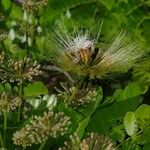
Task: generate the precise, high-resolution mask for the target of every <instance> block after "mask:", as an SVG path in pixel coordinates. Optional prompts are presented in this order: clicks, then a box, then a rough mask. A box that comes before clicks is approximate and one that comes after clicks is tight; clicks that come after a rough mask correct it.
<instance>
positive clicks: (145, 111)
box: [135, 104, 150, 129]
mask: <svg viewBox="0 0 150 150" xmlns="http://www.w3.org/2000/svg"><path fill="white" fill-rule="evenodd" d="M135 116H136V120H137V123H138V124H139V126H140V127H141V128H142V129H143V128H145V127H147V126H149V125H150V106H149V105H147V104H143V105H141V106H140V107H138V109H137V110H136V111H135Z"/></svg>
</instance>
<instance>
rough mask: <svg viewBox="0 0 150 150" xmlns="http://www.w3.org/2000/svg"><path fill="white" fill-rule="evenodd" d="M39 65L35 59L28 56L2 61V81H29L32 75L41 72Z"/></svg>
mask: <svg viewBox="0 0 150 150" xmlns="http://www.w3.org/2000/svg"><path fill="white" fill-rule="evenodd" d="M39 69H40V65H38V64H37V62H36V61H33V60H32V59H30V58H26V57H25V58H24V59H23V60H18V61H16V60H12V59H9V60H8V61H6V62H4V63H2V65H1V67H0V75H1V77H0V78H1V80H2V82H6V81H9V82H15V81H16V82H19V83H22V82H23V81H24V80H29V81H31V80H32V79H33V76H37V75H39V74H41V71H40V70H39Z"/></svg>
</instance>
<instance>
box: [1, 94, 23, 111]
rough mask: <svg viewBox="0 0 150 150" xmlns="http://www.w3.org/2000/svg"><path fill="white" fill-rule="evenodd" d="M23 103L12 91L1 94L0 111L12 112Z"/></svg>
mask: <svg viewBox="0 0 150 150" xmlns="http://www.w3.org/2000/svg"><path fill="white" fill-rule="evenodd" d="M21 103H22V101H21V99H20V98H19V97H13V96H12V95H11V94H10V93H6V92H3V93H2V94H0V112H10V111H13V110H15V109H16V108H17V107H18V106H20V105H21Z"/></svg>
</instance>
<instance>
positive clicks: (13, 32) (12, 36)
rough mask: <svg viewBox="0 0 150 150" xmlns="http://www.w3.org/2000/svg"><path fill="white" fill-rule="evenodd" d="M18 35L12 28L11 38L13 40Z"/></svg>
mask: <svg viewBox="0 0 150 150" xmlns="http://www.w3.org/2000/svg"><path fill="white" fill-rule="evenodd" d="M15 37H16V35H15V30H14V29H10V31H9V38H10V39H11V40H12V41H13V40H14V39H15Z"/></svg>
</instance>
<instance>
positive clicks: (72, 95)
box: [57, 83, 97, 109]
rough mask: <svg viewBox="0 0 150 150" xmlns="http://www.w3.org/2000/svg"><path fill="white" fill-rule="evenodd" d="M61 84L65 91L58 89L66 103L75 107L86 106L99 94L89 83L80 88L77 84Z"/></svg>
mask: <svg viewBox="0 0 150 150" xmlns="http://www.w3.org/2000/svg"><path fill="white" fill-rule="evenodd" d="M61 86H62V88H63V89H64V91H60V90H59V89H57V90H58V92H59V95H60V96H62V97H63V99H64V102H65V103H66V105H69V106H71V107H73V108H75V109H76V108H77V107H79V106H86V105H87V104H89V103H90V102H92V101H94V100H95V97H96V96H97V93H96V90H95V89H94V88H92V87H90V86H89V85H88V86H83V87H82V88H80V87H78V86H75V85H68V84H66V83H61Z"/></svg>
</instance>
